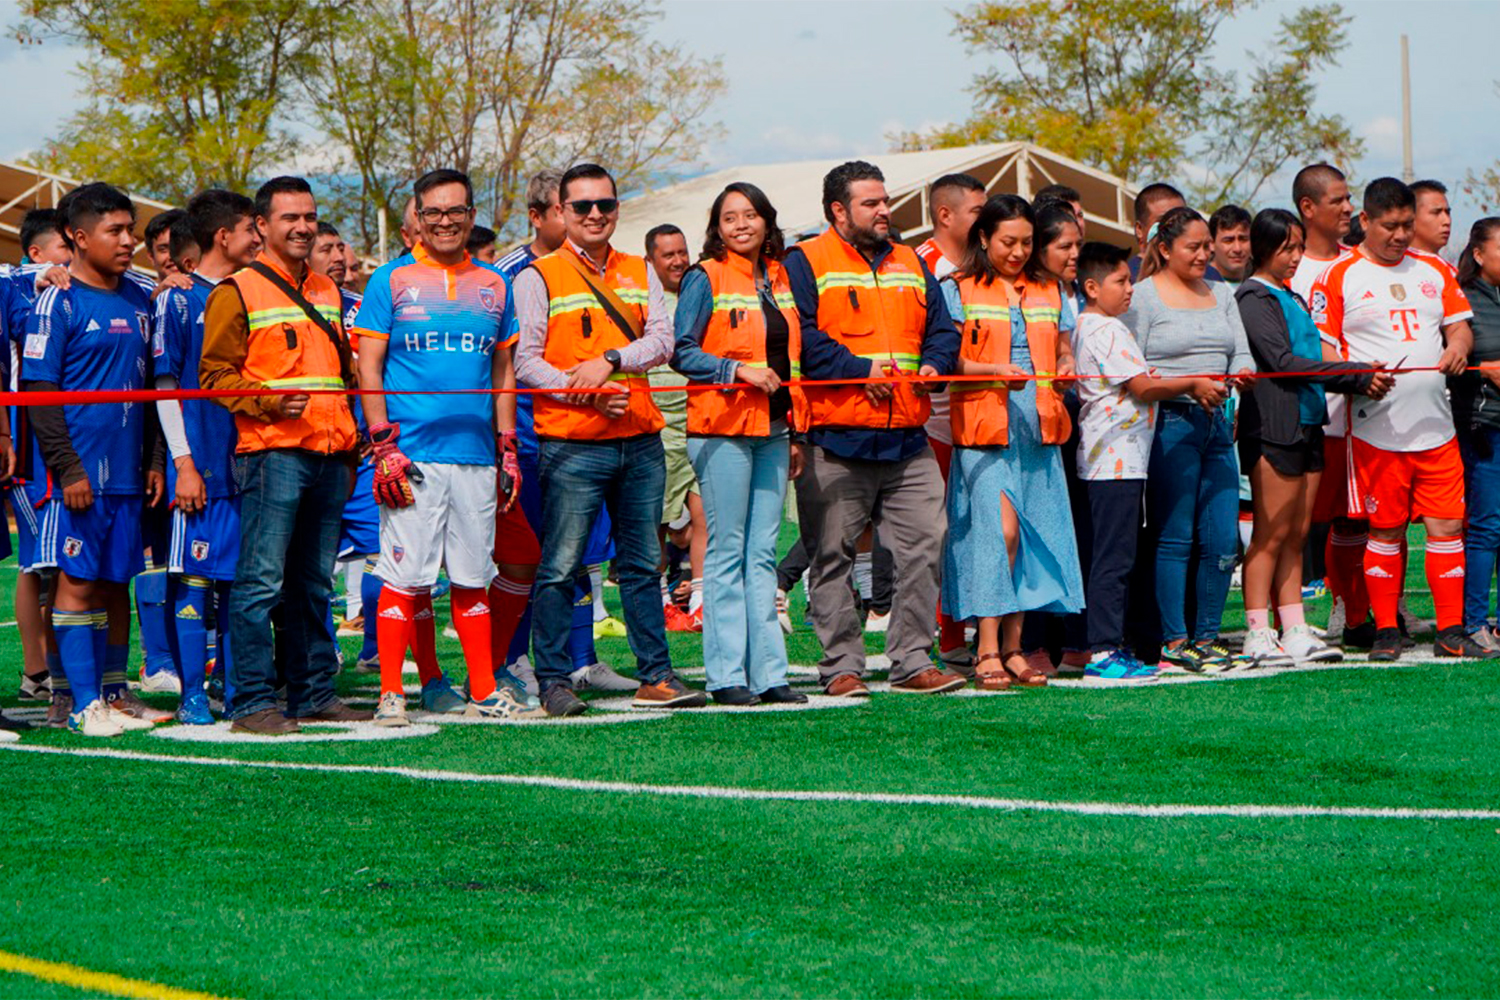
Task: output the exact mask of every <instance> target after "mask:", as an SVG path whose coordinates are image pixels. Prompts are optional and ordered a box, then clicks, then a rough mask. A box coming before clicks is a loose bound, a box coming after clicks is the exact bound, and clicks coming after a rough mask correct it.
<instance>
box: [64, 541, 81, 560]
mask: <svg viewBox="0 0 1500 1000" xmlns="http://www.w3.org/2000/svg"><path fill="white" fill-rule="evenodd" d="M82 551H83V539H81V538H74V537H73V536H72V535H69V536H68V537H67V538H64V539H63V555H65V556H67V557H69V558H70V559H72V558H77V556H78V554H79V553H80V552H82Z"/></svg>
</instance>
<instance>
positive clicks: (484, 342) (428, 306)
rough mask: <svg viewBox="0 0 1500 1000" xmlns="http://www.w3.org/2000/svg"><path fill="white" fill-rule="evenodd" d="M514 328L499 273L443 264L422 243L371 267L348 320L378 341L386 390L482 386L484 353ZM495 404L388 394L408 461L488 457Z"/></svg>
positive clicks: (488, 399)
mask: <svg viewBox="0 0 1500 1000" xmlns="http://www.w3.org/2000/svg"><path fill="white" fill-rule="evenodd" d="M516 331H517V326H516V318H515V310H514V308H513V307H512V304H511V300H510V282H509V281H507V280H506V278H505V276H504V275H503V274H501V273H500V272H499V271H498V270H497V269H496V268H494V267H492V266H491V265H489V264H482V263H478V262H476V261H474V260H473V259H471V258H469V257H467V256H466V257H465V258H464V260H463V263H461V264H457V265H454V266H453V267H444V266H442V265H440V264H438V263H436V262H434V261H433V260H432V259H431V258H430V257H428V256H427V253H426V251H425V250H423V248H422V247H421V245H420V244H419V245H418V246H417V247H416V248H415V249H414V250H413V251H412V252H411V253H408V254H406V255H405V256H403V257H399V258H397V259H396V260H394V261H391V262H390V263H389V264H386V265H384V266H383V267H381V268H380V269H379V270H378V271H376V272H375V273H374V274H373V275H371V277H370V281H369V283H368V284H367V285H366V286H365V297H364V301H363V302H362V303H361V304H360V307H359V313H358V315H356V316H355V320H354V333H355V334H356V335H357V336H358V337H359V338H360V340H361V342H363V340H364V339H365V338H367V337H368V338H372V339H375V340H383V341H386V356H385V372H384V376H385V388H386V389H388V390H391V391H392V392H400V391H407V390H421V389H450V390H451V389H480V390H488V389H490V388H492V386H493V380H492V378H491V367H490V366H491V363H492V360H491V358H492V355H493V354H494V351H495V349H496V348H497V347H508V346H510V345H511V343H512V342H513V341H514V338H515V336H516ZM494 412H495V400H494V397H493V396H491V395H489V394H488V393H478V392H476V393H473V394H466V395H451V396H428V395H413V396H399V395H392V396H387V397H386V414H387V419H389V420H390V421H391V422H392V423H398V424H400V425H401V450H402V451H403V452H405V453H406V455H407V457H408V458H410V459H412V460H413V461H415V462H424V461H426V462H444V463H451V464H455V465H494V464H495V430H494V419H493V416H494Z"/></svg>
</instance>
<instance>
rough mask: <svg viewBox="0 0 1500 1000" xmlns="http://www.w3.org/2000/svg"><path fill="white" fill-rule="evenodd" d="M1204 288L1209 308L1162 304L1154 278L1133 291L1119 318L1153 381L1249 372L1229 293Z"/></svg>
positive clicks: (1220, 286) (1224, 288) (1251, 364)
mask: <svg viewBox="0 0 1500 1000" xmlns="http://www.w3.org/2000/svg"><path fill="white" fill-rule="evenodd" d="M1208 287H1209V288H1211V289H1213V293H1214V305H1213V307H1212V308H1210V309H1173V308H1171V307H1170V306H1168V305H1166V303H1164V302H1162V300H1161V295H1160V294H1159V293H1158V292H1157V290H1156V280H1155V278H1147V279H1145V280H1144V281H1141V282H1139V283H1138V284H1137V285H1136V286H1135V295H1134V297H1133V298H1132V299H1131V301H1130V309H1129V310H1127V311H1126V313H1125V315H1124V316H1121V317H1120V319H1121V320H1123V321H1124V323H1125V325H1126V326H1128V327H1130V330H1131V332H1132V333H1134V334H1135V339H1136V343H1138V344H1140V346H1141V350H1142V351H1143V352H1145V355H1146V364H1148V365H1150V366H1151V367H1152V368H1153V369H1154V370H1155V375H1156V376H1157V377H1158V378H1182V377H1184V376H1187V375H1219V374H1229V373H1232V372H1238V371H1241V370H1243V369H1246V368H1249V369H1251V370H1254V368H1255V359H1254V358H1253V357H1252V356H1251V354H1250V343H1249V341H1248V340H1246V339H1245V326H1244V324H1243V323H1242V322H1240V310H1239V306H1237V305H1236V304H1235V301H1234V292H1233V291H1232V290H1231V289H1230V288H1229V286H1228V285H1226V284H1225V283H1224V282H1222V281H1214V282H1209V285H1208ZM1177 401H1180V402H1185V403H1190V402H1192V397H1191V396H1179V397H1178V398H1177Z"/></svg>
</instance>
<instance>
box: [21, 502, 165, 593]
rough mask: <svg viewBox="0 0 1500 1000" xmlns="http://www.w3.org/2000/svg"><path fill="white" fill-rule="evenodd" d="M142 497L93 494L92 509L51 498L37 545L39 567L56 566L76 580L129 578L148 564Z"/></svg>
mask: <svg viewBox="0 0 1500 1000" xmlns="http://www.w3.org/2000/svg"><path fill="white" fill-rule="evenodd" d="M144 503H145V500H144V498H143V497H138V496H121V495H118V494H113V493H106V494H104V495H103V496H100V495H98V494H95V495H94V504H93V506H92V507H89V508H88V509H87V510H68V508H67V507H65V506H63V502H62V501H61V500H49V501H47V506H46V508H45V509H44V510H43V511H42V518H41V534H40V536H39V539H38V544H37V562H36V565H38V566H56V567H57V568H58V569H60V570H62V571H63V572H64V573H66V574H68V575H69V576H71V577H73V578H74V579H75V580H108V581H110V582H112V583H128V582H129V581H130V580H131V579H132V578H133V577H135V576H136V575H137V574H139V573H140V572H141V571H142V570H144V569H145V568H146V557H145V549H144V545H143V543H142V541H141V510H142V507H143V506H144Z"/></svg>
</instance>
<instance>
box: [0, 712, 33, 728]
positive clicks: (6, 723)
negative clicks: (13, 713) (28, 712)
mask: <svg viewBox="0 0 1500 1000" xmlns="http://www.w3.org/2000/svg"><path fill="white" fill-rule="evenodd" d="M30 728H31V723H29V722H27V721H26V720H25V719H12V718H10V717H8V716H7V715H6V714H5V713H4V712H3V711H0V733H24V732H26V731H27V730H28V729H30Z"/></svg>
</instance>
